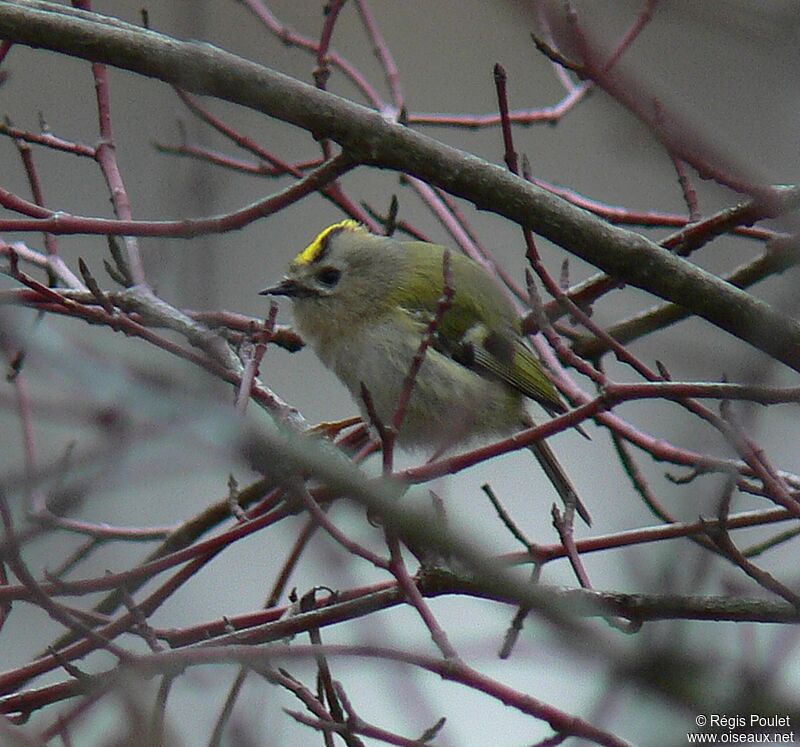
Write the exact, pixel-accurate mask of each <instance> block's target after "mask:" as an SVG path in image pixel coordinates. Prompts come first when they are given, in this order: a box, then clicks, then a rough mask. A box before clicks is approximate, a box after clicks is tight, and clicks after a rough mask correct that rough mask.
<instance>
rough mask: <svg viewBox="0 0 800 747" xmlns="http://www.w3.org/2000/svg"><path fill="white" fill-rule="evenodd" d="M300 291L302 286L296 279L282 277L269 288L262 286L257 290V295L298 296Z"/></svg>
mask: <svg viewBox="0 0 800 747" xmlns="http://www.w3.org/2000/svg"><path fill="white" fill-rule="evenodd" d="M301 293H302V288H301V286H300V284H299V283H298V282H297V281H296V280H292V279H291V278H284V279H283V280H281V282H280V283H278V284H277V285H273V286H272V287H271V288H264V290H262V291H259V292H258V295H259V296H298V295H300V294H301Z"/></svg>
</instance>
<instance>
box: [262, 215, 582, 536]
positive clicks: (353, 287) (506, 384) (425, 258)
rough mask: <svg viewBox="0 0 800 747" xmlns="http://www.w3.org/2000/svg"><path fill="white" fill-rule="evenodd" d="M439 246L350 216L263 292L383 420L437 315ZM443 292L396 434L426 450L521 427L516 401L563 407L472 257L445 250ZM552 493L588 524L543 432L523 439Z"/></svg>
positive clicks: (514, 318) (522, 413) (554, 409)
mask: <svg viewBox="0 0 800 747" xmlns="http://www.w3.org/2000/svg"><path fill="white" fill-rule="evenodd" d="M444 253H445V248H444V247H442V246H439V245H437V244H429V243H426V242H422V241H408V242H406V241H398V240H397V239H395V238H391V237H387V236H377V235H375V234H372V233H370V232H369V231H368V230H367V229H366V228H365V227H364V226H362V225H361V224H360V223H357V222H356V221H353V220H344V221H341V222H339V223H335V224H334V225H332V226H329V227H328V228H326V229H325V230H323V231H322V232H321V233H320V234H319V235H318V236H317V237H316V238H315V239H314V240H313V241H312V242H311V243H310V244H309V245H308V246H307V247H306V248H305V249H304V250H303V251H302V252H300V253H299V254H298V255H297V256H296V257H295V258H294V260H293V261H292V263H291V265H290V266H289V271H288V272H287V274H286V276H285V277H284V278H283V280H282V281H281V282H280V283H278V284H277V285H275V286H273V287H271V288H267V289H265V290H263V291H261V294H262V295H272V296H288V297H289V298H291V300H292V307H293V311H294V318H295V323H296V325H297V327H298V329H299V331H300V333H301V334H302V335H303V337H304V338H305V339H306V340H307V341H308V342H309V344H310V345H311V347H312V348H313V349H314V350H315V352H316V353H317V355H318V356H319V358H320V360H322V362H323V363H324V364H325V365H326V366H327V367H328V368H330V369H331V370H333V372H334V373H335V374H336V375H337V376H338V377H339V379H340V380H341V381H342V383H343V384H344V385H345V386H346V387H347V388H348V389H349V390H350V393H351V394H352V396H353V397H354V399H355V400H356V402H357V403H358V405H359V407H360V409H361V413H362V416H363V417H364V418H365V419H368V415H369V414H368V413H367V408H366V405H365V402H364V397H363V396H362V391H363V389H362V387H365V388H366V389H367V391H368V392H369V395H370V399H371V400H372V408H373V412H374V414H375V415H376V416H377V417H378V418H379V419H380V420H381V421H382V422H383V423H384V424H391V423H392V418H393V416H394V412H395V410H396V409H397V405H398V400H399V398H400V394H401V391H402V389H403V385H404V381H405V380H406V377H407V375H408V372H409V369H410V366H411V365H412V361H413V359H414V356H415V355H416V354H417V352H418V350H419V347H420V342H421V340H422V338H423V335H424V334H425V332H426V329H427V328H428V326H429V324H430V323H431V321H432V319H433V318H434V315H435V313H436V309H437V305H438V302H439V299H440V298H441V296H442V293H443V290H444V287H445V284H444V272H443V268H444ZM449 267H450V277H451V282H450V287H451V290H453V291H454V295H453V297H452V300H451V303H450V306H449V307H447V309H446V310H445V312H444V314H443V315H442V317H441V319H440V320H439V323H438V325H436V328H435V332H434V335H433V338H432V340H431V345H430V347H429V348H428V349H427V351H426V353H425V358H424V360H423V362H422V366H421V368H420V370H419V372H418V374H417V377H416V379H415V381H414V387H413V390H412V391H411V396H410V399H409V402H408V407H407V410H406V414H405V417H404V419H403V421H402V424H401V425H400V428H399V430H398V432H397V443H398V444H399V445H400V446H403V447H406V448H411V449H414V448H417V449H418V448H429V449H430V448H433V449H435V450H436V452H437V453H440V452H441V451H444V450H446V449H448V448H451V447H452V446H454V445H456V444H458V443H462V442H464V441H468V440H470V439H473V438H475V437H486V436H492V435H507V434H510V433H513V432H514V431H517V430H521V429H524V428H530V427H531V426H532V425H533V420H532V419H531V417H530V415H529V414H528V411H527V409H526V406H525V401H526V399H533V400H535V401H536V402H538V403H539V404H540V405H541V406H542V407H543V408H544V409H545V410H546V411H547V412H548V413H549V414H551V415H552V414H555V413H562V412H565V411H566V407H565V405H564V402H563V401H562V399H561V397H560V396H559V394H558V391H557V390H556V388H555V387H554V386H553V384H552V382H551V381H550V379H549V378H548V377H547V374H546V373H545V372H544V369H543V367H542V365H541V363H540V362H539V360H538V358H537V357H536V355H535V354H534V353H533V351H532V350H531V348H530V347H529V346H528V344H527V342H526V340H525V337H524V336H523V332H522V324H521V319H520V318H519V316H518V314H517V312H516V310H515V309H514V306H513V305H512V304H511V302H510V300H509V299H508V298H507V297H506V296H505V294H504V293H503V292H502V290H501V289H500V288H499V287H498V285H497V283H496V282H495V281H494V279H493V278H492V277H491V276H490V275H488V274H487V273H486V271H485V270H484V269H483V268H482V267H481V266H480V265H479V264H478V263H476V262H474V261H472V260H471V259H469V258H468V257H465V256H463V255H460V254H455V253H450V254H449ZM531 451H532V452H533V453H534V455H535V456H536V458H537V459H538V461H539V463H540V464H541V465H542V468H543V469H544V471H545V473H546V474H547V476H548V478H549V479H550V481H551V482H552V483H553V485H554V486H555V487H556V490H557V491H558V493H559V495H560V497H561V499H562V500H563V501H564V502H565V504H567V505H573V506H575V507H576V510H577V511H578V513H579V514H580V516H581V517H582V518H583V519H584V520H585V521H586V522H587V524H589V523H591V520H590V517H589V514H588V512H587V511H586V508H585V507H584V506H583V504H582V503H581V501H580V500H579V499H578V496H577V493H576V491H575V489H574V487H573V486H572V483H571V481H570V480H569V478H568V477H567V475H566V473H565V472H564V470H563V468H562V467H561V465H560V464H559V462H558V460H557V459H556V457H555V455H554V454H553V452H552V450H551V449H550V447H549V446H548V445H547V444H546V443H545V442H544V441H538V442H536V443H534V444H532V445H531Z"/></svg>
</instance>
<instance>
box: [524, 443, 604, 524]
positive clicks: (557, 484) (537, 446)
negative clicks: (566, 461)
mask: <svg viewBox="0 0 800 747" xmlns="http://www.w3.org/2000/svg"><path fill="white" fill-rule="evenodd" d="M530 450H531V451H532V452H533V455H534V456H535V457H536V459H537V461H538V462H539V464H540V465H541V466H542V469H543V470H544V473H545V474H546V475H547V477H548V479H549V480H550V482H551V483H553V487H554V488H555V489H556V492H557V493H558V495H559V497H560V498H561V500H562V501H563V502H564V505H565V506H574V507H575V510H576V511H577V512H578V514H579V516H580V517H581V518H582V519H583V520H584V521H585V522H586V523H587V524H588V525H589V526H591V525H592V517H591V516H590V515H589V512H588V511H587V510H586V506H584V505H583V503H582V502H581V499H580V498H579V497H578V493H577V491H576V490H575V487H574V486H573V484H572V482H571V480H570V479H569V477H567V473H566V472H564V468H563V467H562V466H561V463H560V462H559V461H558V459H556V455H555V454H554V453H553V450H552V449H551V448H550V446H549V445H548V444H547V442H546V441H537V442H536V443H533V444H531V446H530Z"/></svg>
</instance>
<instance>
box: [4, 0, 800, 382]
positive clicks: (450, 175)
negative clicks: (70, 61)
mask: <svg viewBox="0 0 800 747" xmlns="http://www.w3.org/2000/svg"><path fill="white" fill-rule="evenodd" d="M0 37H2V38H3V39H6V40H9V41H13V42H15V43H20V44H26V45H29V46H34V47H43V48H46V49H50V50H53V51H56V52H61V53H64V54H69V55H72V56H76V57H82V58H84V59H87V60H91V61H93V62H104V63H106V64H110V65H113V66H116V67H120V68H124V69H127V70H131V71H133V72H136V73H140V74H142V75H146V76H150V77H153V78H157V79H159V80H163V81H166V82H168V83H172V84H174V85H178V86H181V87H182V88H185V89H186V90H189V91H192V92H194V93H199V94H205V95H211V96H216V97H218V98H222V99H225V100H227V101H231V102H233V103H237V104H240V105H242V106H246V107H249V108H252V109H255V110H257V111H260V112H263V113H264V114H267V115H269V116H271V117H275V118H277V119H280V120H282V121H285V122H289V123H291V124H294V125H297V126H298V127H301V128H303V129H306V130H308V131H310V132H311V133H312V134H313V135H314V136H315V137H316V138H318V139H321V138H328V139H331V140H333V141H335V142H337V143H338V144H339V145H341V146H342V147H343V148H344V149H345V150H346V151H347V152H348V153H349V154H350V155H351V156H352V157H353V158H355V159H356V160H358V161H360V162H362V163H364V164H368V165H372V166H376V167H378V168H385V169H392V170H397V171H402V172H405V173H408V174H411V175H413V176H416V177H418V178H420V179H423V180H425V181H426V182H429V183H431V184H434V185H436V186H438V187H441V188H442V189H445V190H447V191H448V192H450V193H451V194H454V195H457V196H459V197H463V198H464V199H467V200H469V201H470V202H472V203H473V204H475V205H476V207H478V208H480V209H485V210H491V211H493V212H495V213H498V214H500V215H503V216H505V217H507V218H509V219H510V220H513V221H515V222H516V223H519V224H520V225H522V226H525V227H526V228H530V229H532V230H533V231H535V232H536V233H539V234H541V235H542V236H544V237H546V238H548V239H550V240H551V241H553V242H555V243H557V244H559V245H560V246H562V247H564V249H566V250H567V251H569V252H571V253H573V254H575V255H577V256H579V257H581V258H582V259H584V260H586V261H587V262H590V263H591V264H593V265H595V266H597V267H599V268H601V269H602V270H604V271H605V272H607V273H608V274H610V275H612V276H613V277H615V278H616V279H618V280H620V281H622V282H625V283H629V284H631V285H634V286H636V287H638V288H642V289H644V290H647V291H649V292H651V293H653V294H654V295H656V296H658V297H660V298H663V299H665V300H669V301H672V302H674V303H677V304H679V305H681V306H684V307H686V308H687V309H688V310H690V311H691V312H692V313H694V314H697V315H698V316H700V317H702V318H704V319H706V320H708V321H709V322H711V323H712V324H715V325H717V326H719V327H720V328H722V329H724V330H726V331H727V332H729V333H731V334H733V335H735V336H736V337H739V338H740V339H742V340H744V341H746V342H748V343H750V344H751V345H753V346H754V347H756V348H758V349H759V350H762V351H764V352H765V353H768V354H769V355H771V356H773V357H775V358H776V359H778V360H780V361H782V362H783V363H785V364H786V365H788V366H790V367H792V368H794V369H795V370H798V371H800V324H798V323H797V322H795V321H794V320H792V319H790V318H788V317H785V316H783V315H782V314H780V313H778V312H777V311H776V310H775V309H773V308H771V307H770V306H769V305H767V304H765V303H763V302H762V301H759V300H758V299H756V298H754V297H752V296H750V295H749V294H747V293H745V292H744V291H741V290H739V289H738V288H735V287H733V286H732V285H730V284H729V283H726V282H725V281H723V280H721V279H720V278H718V277H716V276H715V275H712V274H711V273H708V272H706V271H704V270H701V269H700V268H698V267H695V266H693V265H691V264H690V263H688V262H687V261H685V260H683V259H681V258H679V257H676V256H674V255H672V254H670V253H669V252H667V251H665V250H663V249H661V248H660V247H658V246H657V245H656V244H654V243H653V242H651V241H649V240H648V239H646V238H644V237H643V236H640V235H638V234H636V233H632V232H630V231H626V230H624V229H621V228H618V227H615V226H611V225H609V224H608V223H605V222H603V221H602V220H599V219H598V218H596V217H595V216H593V215H591V214H590V213H588V212H586V211H584V210H581V209H580V208H577V207H575V206H573V205H570V204H569V203H568V202H566V201H565V200H563V199H561V198H559V197H557V196H555V195H553V194H550V193H548V192H546V191H545V190H543V189H540V188H538V187H536V186H534V185H532V184H530V183H528V182H526V181H525V180H523V179H520V178H519V177H517V176H514V175H513V174H510V173H508V171H506V170H505V169H503V168H501V167H499V166H495V165H494V164H490V163H488V162H486V161H484V160H482V159H480V158H477V157H475V156H472V155H470V154H468V153H465V152H464V151H460V150H458V149H456V148H452V147H449V146H447V145H444V144H442V143H439V142H437V141H435V140H433V139H431V138H429V137H426V136H425V135H422V134H420V133H418V132H414V131H413V130H410V129H408V128H406V127H403V126H401V125H398V124H396V123H393V122H389V121H387V120H386V119H385V118H384V117H383V116H382V115H381V114H380V113H378V112H375V111H373V110H370V109H367V108H365V107H363V106H360V105H358V104H354V103H352V102H349V101H346V100H344V99H342V98H340V97H338V96H335V95H333V94H330V93H327V92H325V91H320V90H317V89H315V88H314V87H313V86H309V85H306V84H304V83H301V82H299V81H297V80H295V79H293V78H290V77H288V76H286V75H283V74H281V73H277V72H275V71H272V70H269V69H267V68H265V67H262V66H260V65H257V64H255V63H253V62H249V61H248V60H245V59H242V58H241V57H237V56H236V55H233V54H230V53H228V52H225V51H223V50H221V49H218V48H216V47H213V46H211V45H209V44H202V43H199V42H183V41H179V40H177V39H174V38H172V37H169V36H166V35H163V34H159V33H156V32H153V31H149V30H146V29H139V28H136V27H134V26H131V25H129V24H124V23H121V22H118V21H114V20H113V19H106V18H104V17H102V16H96V15H93V14H89V13H79V12H76V11H72V10H70V11H67V10H65V8H64V7H63V6H60V5H54V4H51V3H46V2H41V1H38V0H18V1H17V2H15V3H0ZM773 192H774V196H775V201H776V204H777V207H776V208H775V212H781V211H782V210H787V209H790V208H791V207H792V206H794V205H795V204H796V203H797V200H798V190H796V189H792V190H788V189H787V190H784V191H783V192H779V191H778V190H773Z"/></svg>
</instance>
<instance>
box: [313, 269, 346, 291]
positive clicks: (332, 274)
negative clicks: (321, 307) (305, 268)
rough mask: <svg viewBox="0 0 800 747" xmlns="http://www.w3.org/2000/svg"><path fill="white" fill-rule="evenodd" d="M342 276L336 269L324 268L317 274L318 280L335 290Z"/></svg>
mask: <svg viewBox="0 0 800 747" xmlns="http://www.w3.org/2000/svg"><path fill="white" fill-rule="evenodd" d="M341 276H342V271H341V270H337V269H336V268H335V267H323V268H322V269H321V270H320V271H319V272H318V273H317V280H319V282H320V283H322V284H323V285H327V286H328V287H329V288H333V286H334V285H336V283H338V282H339V278H340V277H341Z"/></svg>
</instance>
